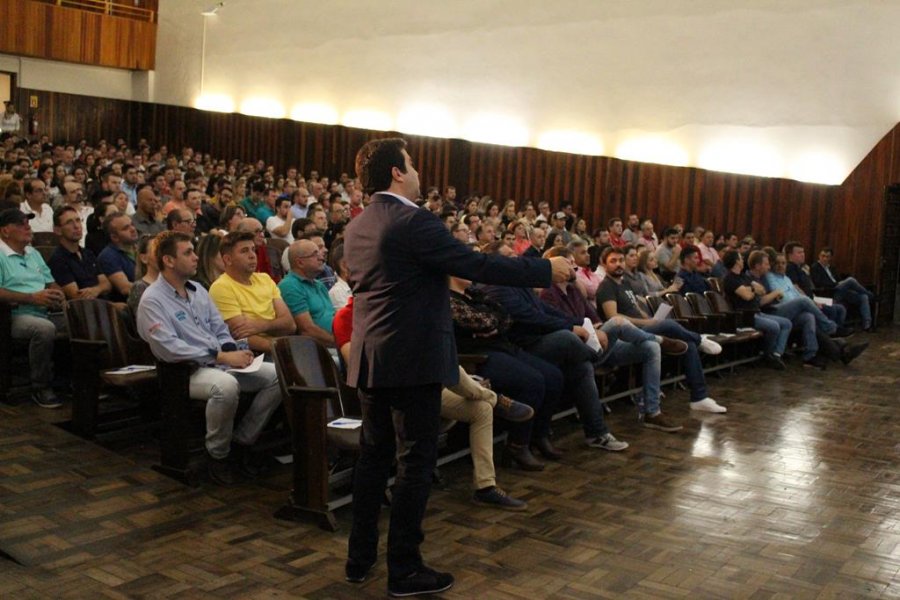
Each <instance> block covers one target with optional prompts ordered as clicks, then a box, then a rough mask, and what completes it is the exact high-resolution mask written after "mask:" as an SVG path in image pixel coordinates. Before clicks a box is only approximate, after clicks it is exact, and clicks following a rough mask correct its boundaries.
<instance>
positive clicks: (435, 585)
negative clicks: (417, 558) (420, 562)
mask: <svg viewBox="0 0 900 600" xmlns="http://www.w3.org/2000/svg"><path fill="white" fill-rule="evenodd" d="M452 587H453V575H451V574H450V573H438V572H437V571H435V570H434V569H429V568H428V567H425V566H423V567H421V568H420V569H419V570H418V571H416V572H415V573H412V574H410V575H407V576H406V577H402V578H399V579H388V594H390V595H391V596H392V597H394V598H403V597H404V596H416V595H419V594H437V593H439V592H445V591H447V590H449V589H450V588H452Z"/></svg>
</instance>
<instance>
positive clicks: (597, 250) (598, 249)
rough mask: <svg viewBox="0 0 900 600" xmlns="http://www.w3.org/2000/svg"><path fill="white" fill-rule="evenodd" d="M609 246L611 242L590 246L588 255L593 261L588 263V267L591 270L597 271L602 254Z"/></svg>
mask: <svg viewBox="0 0 900 600" xmlns="http://www.w3.org/2000/svg"><path fill="white" fill-rule="evenodd" d="M607 248H609V244H603V245H600V246H596V245H595V246H590V247H588V256H590V257H591V262H590V263H589V264H588V268H589V269H590V270H591V271H596V270H597V267H599V266H600V255H601V254H602V253H603V251H604V250H606V249H607Z"/></svg>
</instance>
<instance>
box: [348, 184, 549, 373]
mask: <svg viewBox="0 0 900 600" xmlns="http://www.w3.org/2000/svg"><path fill="white" fill-rule="evenodd" d="M344 237H345V240H344V256H345V257H346V260H347V265H348V266H349V268H350V279H351V281H352V282H353V337H352V345H351V354H350V364H349V366H348V374H347V383H348V384H349V385H351V386H356V387H368V388H384V387H407V386H414V385H424V384H429V383H441V384H443V385H452V384H454V383H456V382H457V380H458V378H459V370H458V369H459V367H458V363H457V357H456V342H455V340H454V335H453V321H452V319H451V316H450V293H449V288H448V286H447V276H448V275H455V276H457V277H462V278H464V279H470V280H472V281H481V282H484V283H495V284H498V285H514V286H523V287H548V286H549V285H550V284H551V268H550V262H549V261H546V260H543V259H533V258H506V257H502V256H497V255H492V256H487V255H484V254H481V253H478V252H474V251H473V250H471V249H470V248H468V247H467V246H465V245H464V244H462V243H461V242H460V241H459V240H457V239H456V238H454V237H453V236H452V235H451V234H450V232H449V231H448V229H447V227H446V226H445V225H444V224H443V223H442V222H441V220H440V219H439V218H438V217H436V216H435V215H434V214H432V213H431V212H430V211H428V210H423V209H419V208H413V207H411V206H408V205H406V204H404V203H403V202H401V201H400V199H399V198H397V197H395V196H392V195H389V194H376V195H375V196H373V200H372V203H371V204H370V205H369V206H368V207H367V208H366V209H365V210H364V211H363V212H362V214H360V215H359V216H357V217H356V218H355V219H353V220H352V221H351V222H350V224H349V225H348V226H347V229H346V232H345V236H344Z"/></svg>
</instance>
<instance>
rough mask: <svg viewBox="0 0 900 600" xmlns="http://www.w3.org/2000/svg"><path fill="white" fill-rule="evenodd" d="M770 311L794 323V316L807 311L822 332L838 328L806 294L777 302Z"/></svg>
mask: <svg viewBox="0 0 900 600" xmlns="http://www.w3.org/2000/svg"><path fill="white" fill-rule="evenodd" d="M770 311H771V313H770V314H774V315H778V316H779V317H784V318H785V319H788V320H790V321H791V322H794V323H796V321H794V317H796V316H797V315H799V314H800V313H804V312H808V313H810V314H811V315H812V316H813V318H814V319H815V320H816V326H818V327H819V328H820V329H821V330H822V331H823V332H825V333H827V334H832V333H834V332H835V331H837V328H838V326H837V323H835V322H834V321H832V320H831V319H829V318H828V317H826V316H825V313H823V312H822V311H821V310H819V307H818V306H816V303H815V302H813V301H812V300H811V299H810V298H808V297H806V296H803V297H800V298H794V299H793V300H788V301H787V302H779V303H778V304H776V305H775V306H773V307H772V308H771V309H770Z"/></svg>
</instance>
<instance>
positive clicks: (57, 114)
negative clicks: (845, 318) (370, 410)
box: [0, 5, 900, 283]
mask: <svg viewBox="0 0 900 600" xmlns="http://www.w3.org/2000/svg"><path fill="white" fill-rule="evenodd" d="M10 10H11V9H10V7H9V6H8V5H6V6H0V15H7V14H8V13H9V12H10ZM0 31H3V32H6V31H8V23H4V22H0ZM30 95H36V96H38V99H39V102H40V108H39V109H38V110H37V111H36V116H37V118H38V120H39V122H40V131H41V133H45V132H46V133H48V134H49V135H50V136H51V137H52V138H53V139H54V140H73V141H77V139H80V138H82V137H85V138H88V139H90V140H93V141H95V140H97V139H99V138H106V139H110V140H114V139H115V138H117V137H119V136H123V137H126V138H127V139H128V141H129V143H132V144H134V143H136V142H137V140H138V139H139V138H140V137H145V138H147V139H148V140H149V141H150V143H151V144H153V145H154V146H158V145H159V144H161V143H165V144H167V145H169V147H170V149H171V150H172V151H176V152H177V151H178V149H179V148H180V147H181V146H182V145H186V144H189V145H191V146H192V147H194V148H195V150H197V151H203V152H211V153H212V154H213V155H215V156H217V157H222V158H225V159H229V160H230V159H232V158H240V159H242V160H245V161H249V160H255V159H257V158H261V159H263V160H265V161H266V162H267V163H269V164H274V165H275V166H276V168H277V170H278V171H283V169H285V168H286V167H287V166H289V165H295V166H297V168H299V169H300V170H301V171H302V172H304V173H307V174H308V173H309V171H310V170H311V169H316V170H318V171H319V172H320V173H321V174H323V175H324V174H327V175H329V176H337V175H339V174H340V173H341V172H342V171H347V172H348V173H349V172H352V170H353V161H354V158H355V154H356V151H357V150H358V148H359V147H360V146H361V145H362V144H363V143H364V142H365V141H367V140H369V139H373V138H375V137H380V136H384V135H386V133H385V132H377V131H365V130H358V129H350V128H347V127H343V126H337V125H332V126H329V125H317V124H308V123H295V122H293V121H288V120H272V119H263V118H258V117H249V116H245V115H238V114H221V113H211V112H202V111H197V110H195V109H192V108H185V107H174V106H162V105H154V104H146V103H138V102H125V101H119V100H109V99H99V98H89V97H83V96H73V95H68V94H58V93H51V92H42V91H34V90H27V89H20V90H19V91H18V98H17V100H18V102H19V104H20V105H21V106H22V107H23V108H22V112H23V113H26V112H30V111H27V110H26V107H27V106H28V96H30ZM387 135H397V134H387ZM404 137H406V138H407V140H408V141H409V144H410V152H411V154H412V155H413V156H414V158H415V159H416V161H417V163H418V165H417V168H418V170H419V172H420V179H421V181H422V185H423V187H427V186H429V185H436V186H438V187H439V188H440V189H441V190H442V191H443V189H444V188H445V187H446V186H447V185H449V184H453V185H455V186H456V187H457V191H458V195H459V197H460V198H463V197H465V196H466V195H468V194H471V193H473V192H476V191H477V192H479V193H480V194H482V195H483V194H489V195H490V196H492V197H493V198H494V199H495V200H497V201H498V202H500V203H502V202H503V201H505V200H506V199H507V198H514V199H516V200H517V201H518V202H520V203H521V202H522V201H524V200H526V199H530V200H532V201H534V202H538V201H541V200H547V201H549V202H550V203H551V204H552V205H553V206H554V207H558V206H559V205H560V203H562V202H563V201H568V200H571V201H572V202H573V203H574V204H575V206H576V211H577V212H578V213H579V214H581V215H583V216H585V217H586V218H587V220H588V224H589V227H591V228H596V227H605V226H606V222H607V220H608V219H609V218H611V217H613V216H620V217H623V218H624V217H626V216H627V215H628V214H629V213H630V212H637V213H638V214H640V215H641V216H649V217H650V218H653V219H654V223H655V224H656V226H657V229H658V230H659V231H660V232H661V231H662V229H663V228H664V227H666V226H667V225H670V224H673V223H676V222H680V223H683V224H684V225H685V226H688V227H693V226H696V225H703V226H705V227H708V228H712V229H713V230H714V231H716V232H724V231H735V232H736V233H738V234H739V235H744V234H747V233H751V234H752V235H754V236H755V237H756V238H757V239H758V240H759V241H761V242H763V243H770V244H773V245H780V244H782V243H783V242H784V241H786V240H787V239H799V240H800V241H802V242H803V243H804V244H805V245H807V246H808V248H809V249H810V255H811V256H810V258H811V259H812V255H813V254H814V252H815V251H816V250H818V248H819V247H821V246H822V245H825V244H829V245H832V246H834V247H835V251H836V264H837V266H838V268H839V269H840V270H843V271H849V272H853V273H855V274H856V275H857V277H859V278H860V279H861V280H862V281H864V282H867V283H868V282H872V281H874V280H875V278H876V277H877V274H878V256H877V254H878V252H877V242H875V243H874V245H873V239H874V238H876V237H877V232H879V231H880V228H881V222H882V219H883V215H882V214H881V213H882V198H883V190H884V187H885V186H886V185H888V184H889V183H893V182H895V180H896V178H897V177H898V174H900V147H898V145H900V125H898V126H897V127H895V128H894V129H893V130H892V131H891V132H889V133H888V134H887V135H886V136H884V138H883V139H882V140H880V141H879V143H878V144H876V146H875V147H874V148H873V149H872V151H871V152H870V153H869V155H868V156H866V158H865V159H864V160H863V161H862V162H861V163H860V164H859V165H858V166H857V168H856V169H855V170H854V171H853V173H852V174H851V175H850V176H849V177H848V178H847V181H846V182H845V183H844V184H843V185H842V186H824V185H816V184H808V183H800V182H796V181H791V180H784V179H771V178H763V177H753V176H749V175H736V174H727V173H717V172H711V171H703V170H700V169H695V168H686V167H669V166H662V165H654V164H646V163H637V162H632V161H622V160H619V159H615V158H610V157H589V156H578V155H572V154H566V153H559V152H548V151H543V150H537V149H533V148H509V147H504V146H494V145H488V144H477V143H471V142H467V141H464V140H443V139H436V138H427V137H420V136H404Z"/></svg>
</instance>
